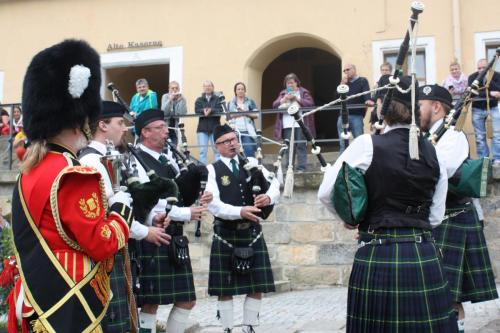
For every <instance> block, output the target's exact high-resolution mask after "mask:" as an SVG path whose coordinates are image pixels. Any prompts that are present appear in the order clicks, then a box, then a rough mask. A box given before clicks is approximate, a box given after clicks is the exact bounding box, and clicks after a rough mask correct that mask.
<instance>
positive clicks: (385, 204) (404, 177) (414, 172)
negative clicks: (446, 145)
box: [362, 128, 440, 229]
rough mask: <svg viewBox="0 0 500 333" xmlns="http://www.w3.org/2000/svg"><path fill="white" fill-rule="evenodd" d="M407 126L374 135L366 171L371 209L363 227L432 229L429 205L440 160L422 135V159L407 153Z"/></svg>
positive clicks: (420, 145) (420, 153) (420, 150)
mask: <svg viewBox="0 0 500 333" xmlns="http://www.w3.org/2000/svg"><path fill="white" fill-rule="evenodd" d="M408 132H409V130H408V129H405V128H399V129H394V130H391V131H390V132H388V133H386V134H384V135H373V136H372V141H373V159H372V163H371V165H370V167H369V168H368V170H367V171H366V173H365V180H366V185H367V189H368V210H367V214H366V220H365V221H364V222H363V224H364V225H363V226H362V228H363V227H365V228H366V227H367V226H368V224H369V225H370V226H371V227H372V228H374V229H376V228H380V227H389V228H392V227H417V228H425V229H430V223H429V207H430V206H431V204H432V197H433V195H434V190H435V187H436V184H437V182H438V179H439V174H440V172H439V162H438V159H437V156H436V151H435V149H434V147H433V146H432V144H431V143H429V142H428V141H427V140H425V139H423V138H422V137H420V139H419V158H420V159H419V160H411V159H410V155H409V152H408V142H409V137H408Z"/></svg>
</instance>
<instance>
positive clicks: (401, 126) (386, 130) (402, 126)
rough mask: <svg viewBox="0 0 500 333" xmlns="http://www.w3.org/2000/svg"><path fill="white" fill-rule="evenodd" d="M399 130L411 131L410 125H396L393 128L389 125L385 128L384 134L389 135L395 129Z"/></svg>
mask: <svg viewBox="0 0 500 333" xmlns="http://www.w3.org/2000/svg"><path fill="white" fill-rule="evenodd" d="M398 128H406V129H410V125H408V124H395V125H392V126H389V125H387V126H385V130H384V133H388V132H390V131H392V130H395V129H398Z"/></svg>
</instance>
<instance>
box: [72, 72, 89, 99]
mask: <svg viewBox="0 0 500 333" xmlns="http://www.w3.org/2000/svg"><path fill="white" fill-rule="evenodd" d="M89 79H90V69H89V68H88V67H85V66H83V65H75V66H73V67H71V70H70V72H69V84H68V91H69V94H70V95H71V96H72V97H73V98H80V97H81V96H82V94H83V92H84V91H85V89H87V87H88V86H89Z"/></svg>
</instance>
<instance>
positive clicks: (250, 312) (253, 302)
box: [243, 296, 262, 326]
mask: <svg viewBox="0 0 500 333" xmlns="http://www.w3.org/2000/svg"><path fill="white" fill-rule="evenodd" d="M261 303H262V300H260V299H255V298H251V297H248V296H247V297H246V298H245V303H244V304H243V325H252V326H258V325H259V312H260V304H261Z"/></svg>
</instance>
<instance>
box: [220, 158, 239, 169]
mask: <svg viewBox="0 0 500 333" xmlns="http://www.w3.org/2000/svg"><path fill="white" fill-rule="evenodd" d="M220 160H221V161H222V163H224V164H225V165H226V166H227V167H228V168H229V170H232V168H233V166H232V165H231V160H235V161H236V166H237V168H238V169H239V168H240V166H239V164H240V163H239V160H238V155H236V156H235V157H233V158H229V157H225V156H222V155H221V156H220Z"/></svg>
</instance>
